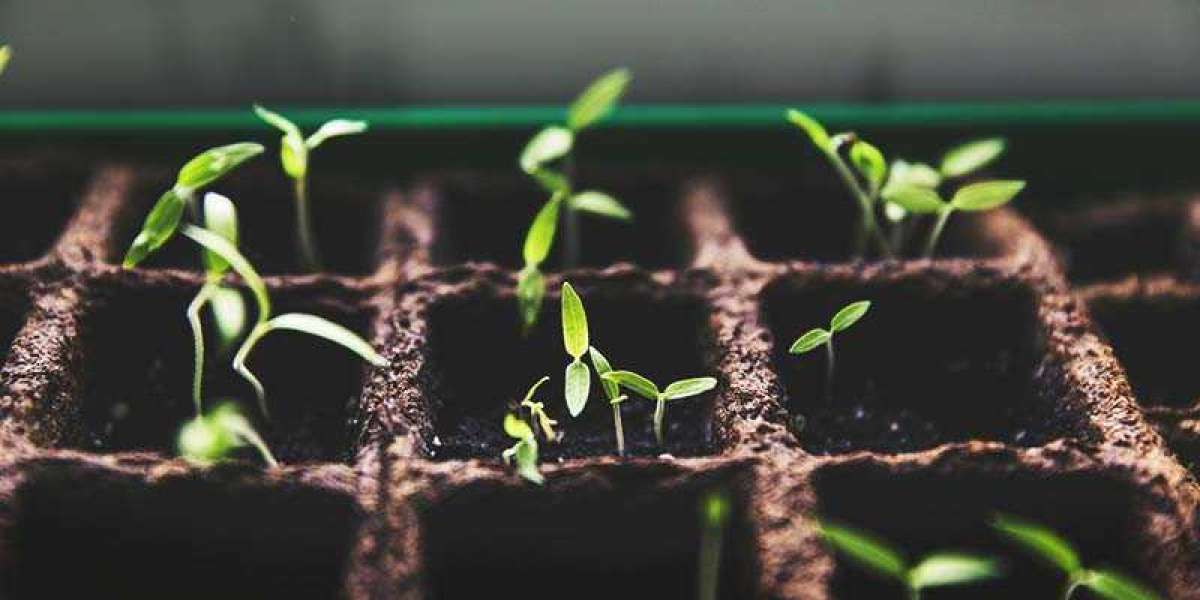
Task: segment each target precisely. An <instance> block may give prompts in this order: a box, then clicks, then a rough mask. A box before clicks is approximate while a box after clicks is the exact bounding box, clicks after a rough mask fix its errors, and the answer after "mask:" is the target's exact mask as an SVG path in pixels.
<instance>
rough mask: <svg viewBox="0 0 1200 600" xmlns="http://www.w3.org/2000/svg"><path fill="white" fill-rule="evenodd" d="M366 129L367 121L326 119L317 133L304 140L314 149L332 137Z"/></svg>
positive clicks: (353, 133)
mask: <svg viewBox="0 0 1200 600" xmlns="http://www.w3.org/2000/svg"><path fill="white" fill-rule="evenodd" d="M366 130H367V122H366V121H351V120H349V119H333V120H332V121H326V122H325V124H324V125H321V127H320V128H319V129H317V131H316V133H314V134H312V135H310V136H308V139H306V140H304V145H305V146H307V147H308V149H309V150H312V149H313V148H316V147H317V146H320V145H321V144H324V143H325V141H326V140H328V139H330V138H335V137H341V136H344V135H356V134H360V133H363V132H364V131H366Z"/></svg>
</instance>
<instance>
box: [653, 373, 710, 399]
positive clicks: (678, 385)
mask: <svg viewBox="0 0 1200 600" xmlns="http://www.w3.org/2000/svg"><path fill="white" fill-rule="evenodd" d="M715 387H717V380H716V379H714V378H712V377H692V378H690V379H680V380H679V381H676V382H673V383H672V384H671V385H668V386H667V389H665V390H663V391H662V395H663V399H664V400H679V399H681V398H689V397H691V396H695V395H698V394H703V393H704V392H707V391H708V390H711V389H713V388H715Z"/></svg>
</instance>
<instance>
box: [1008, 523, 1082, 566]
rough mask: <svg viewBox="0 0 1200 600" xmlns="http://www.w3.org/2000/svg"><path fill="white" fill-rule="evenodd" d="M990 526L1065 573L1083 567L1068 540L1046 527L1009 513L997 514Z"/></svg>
mask: <svg viewBox="0 0 1200 600" xmlns="http://www.w3.org/2000/svg"><path fill="white" fill-rule="evenodd" d="M992 526H993V527H995V528H996V530H997V531H998V532H1000V533H1001V534H1003V535H1004V536H1005V537H1007V538H1009V539H1011V540H1012V541H1014V542H1016V543H1018V544H1020V545H1021V546H1024V547H1025V548H1026V549H1027V550H1029V551H1031V552H1033V553H1034V554H1036V555H1037V556H1039V557H1040V558H1041V559H1043V560H1045V561H1046V562H1048V563H1050V564H1051V565H1054V566H1056V567H1058V568H1060V569H1062V570H1063V572H1064V573H1066V574H1067V575H1071V574H1073V573H1075V572H1077V571H1079V570H1080V569H1082V568H1083V562H1082V561H1081V560H1080V559H1079V555H1078V554H1076V552H1075V550H1074V549H1073V548H1071V544H1070V542H1068V541H1067V540H1066V539H1064V538H1063V537H1062V536H1060V535H1058V534H1057V533H1055V532H1054V531H1053V530H1051V529H1049V528H1047V527H1043V526H1041V525H1038V524H1036V523H1031V522H1029V521H1024V520H1022V519H1018V518H1016V517H1012V516H1009V515H997V516H996V518H995V519H994V520H993V521H992Z"/></svg>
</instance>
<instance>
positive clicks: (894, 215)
mask: <svg viewBox="0 0 1200 600" xmlns="http://www.w3.org/2000/svg"><path fill="white" fill-rule="evenodd" d="M883 216H885V217H887V220H889V221H891V222H893V223H899V222H900V221H903V220H904V219H906V218H907V217H908V211H907V210H905V208H904V207H903V206H900V205H899V204H896V203H894V202H887V203H885V204H884V205H883Z"/></svg>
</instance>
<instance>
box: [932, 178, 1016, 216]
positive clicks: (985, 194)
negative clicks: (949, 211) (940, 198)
mask: <svg viewBox="0 0 1200 600" xmlns="http://www.w3.org/2000/svg"><path fill="white" fill-rule="evenodd" d="M1024 188H1025V182H1024V181H1015V180H997V181H981V182H979V183H972V184H970V185H965V186H963V187H961V188H959V190H958V191H957V192H955V193H954V198H953V199H951V200H950V204H951V205H952V206H954V208H956V209H958V210H967V211H979V210H989V209H993V208H996V207H997V206H1001V205H1004V204H1007V203H1008V202H1009V201H1010V200H1012V199H1013V198H1014V197H1016V195H1017V194H1018V193H1020V192H1021V190H1022V189H1024Z"/></svg>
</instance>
